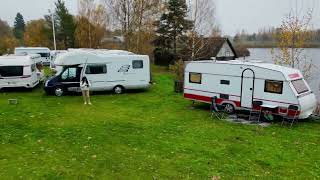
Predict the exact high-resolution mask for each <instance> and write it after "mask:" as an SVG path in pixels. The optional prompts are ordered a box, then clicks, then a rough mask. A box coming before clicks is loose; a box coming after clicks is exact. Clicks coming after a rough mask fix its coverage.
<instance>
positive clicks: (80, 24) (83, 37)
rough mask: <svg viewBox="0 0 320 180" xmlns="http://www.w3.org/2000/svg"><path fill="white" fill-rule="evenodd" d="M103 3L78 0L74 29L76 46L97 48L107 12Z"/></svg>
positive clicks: (91, 0)
mask: <svg viewBox="0 0 320 180" xmlns="http://www.w3.org/2000/svg"><path fill="white" fill-rule="evenodd" d="M106 10H107V9H106V7H105V6H103V4H101V3H98V2H96V1H94V0H80V1H79V16H78V17H77V28H76V31H75V36H76V37H75V38H76V44H77V46H78V47H82V48H83V47H86V48H99V47H100V46H101V41H102V39H103V38H104V36H105V33H106V26H107V24H108V14H107V11H106Z"/></svg>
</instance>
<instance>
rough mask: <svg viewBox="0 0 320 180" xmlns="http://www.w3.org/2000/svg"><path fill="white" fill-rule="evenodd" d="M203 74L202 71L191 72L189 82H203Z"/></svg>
mask: <svg viewBox="0 0 320 180" xmlns="http://www.w3.org/2000/svg"><path fill="white" fill-rule="evenodd" d="M201 81H202V74H201V73H189V82H190V83H196V84H201Z"/></svg>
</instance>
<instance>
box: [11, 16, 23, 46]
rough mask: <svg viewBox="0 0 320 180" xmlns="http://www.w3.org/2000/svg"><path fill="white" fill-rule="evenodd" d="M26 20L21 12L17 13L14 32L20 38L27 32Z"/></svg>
mask: <svg viewBox="0 0 320 180" xmlns="http://www.w3.org/2000/svg"><path fill="white" fill-rule="evenodd" d="M25 26H26V25H25V22H24V19H23V16H22V15H21V14H20V13H17V15H16V18H15V21H14V29H13V33H14V36H15V37H16V38H17V39H19V40H22V39H23V35H24V32H25Z"/></svg>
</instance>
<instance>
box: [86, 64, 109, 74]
mask: <svg viewBox="0 0 320 180" xmlns="http://www.w3.org/2000/svg"><path fill="white" fill-rule="evenodd" d="M106 73H107V66H106V65H105V64H95V65H88V66H87V69H86V74H106Z"/></svg>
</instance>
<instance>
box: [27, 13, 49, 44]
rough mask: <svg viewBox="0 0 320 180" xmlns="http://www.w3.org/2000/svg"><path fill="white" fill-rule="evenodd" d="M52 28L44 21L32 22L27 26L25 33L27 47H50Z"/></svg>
mask: <svg viewBox="0 0 320 180" xmlns="http://www.w3.org/2000/svg"><path fill="white" fill-rule="evenodd" d="M49 31H50V28H49V27H48V24H47V23H46V21H45V20H44V19H39V20H32V21H30V22H28V23H27V25H26V32H25V33H24V42H25V45H26V46H31V47H37V46H42V47H49V46H50V44H51V42H50V40H49V38H48V32H49Z"/></svg>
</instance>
